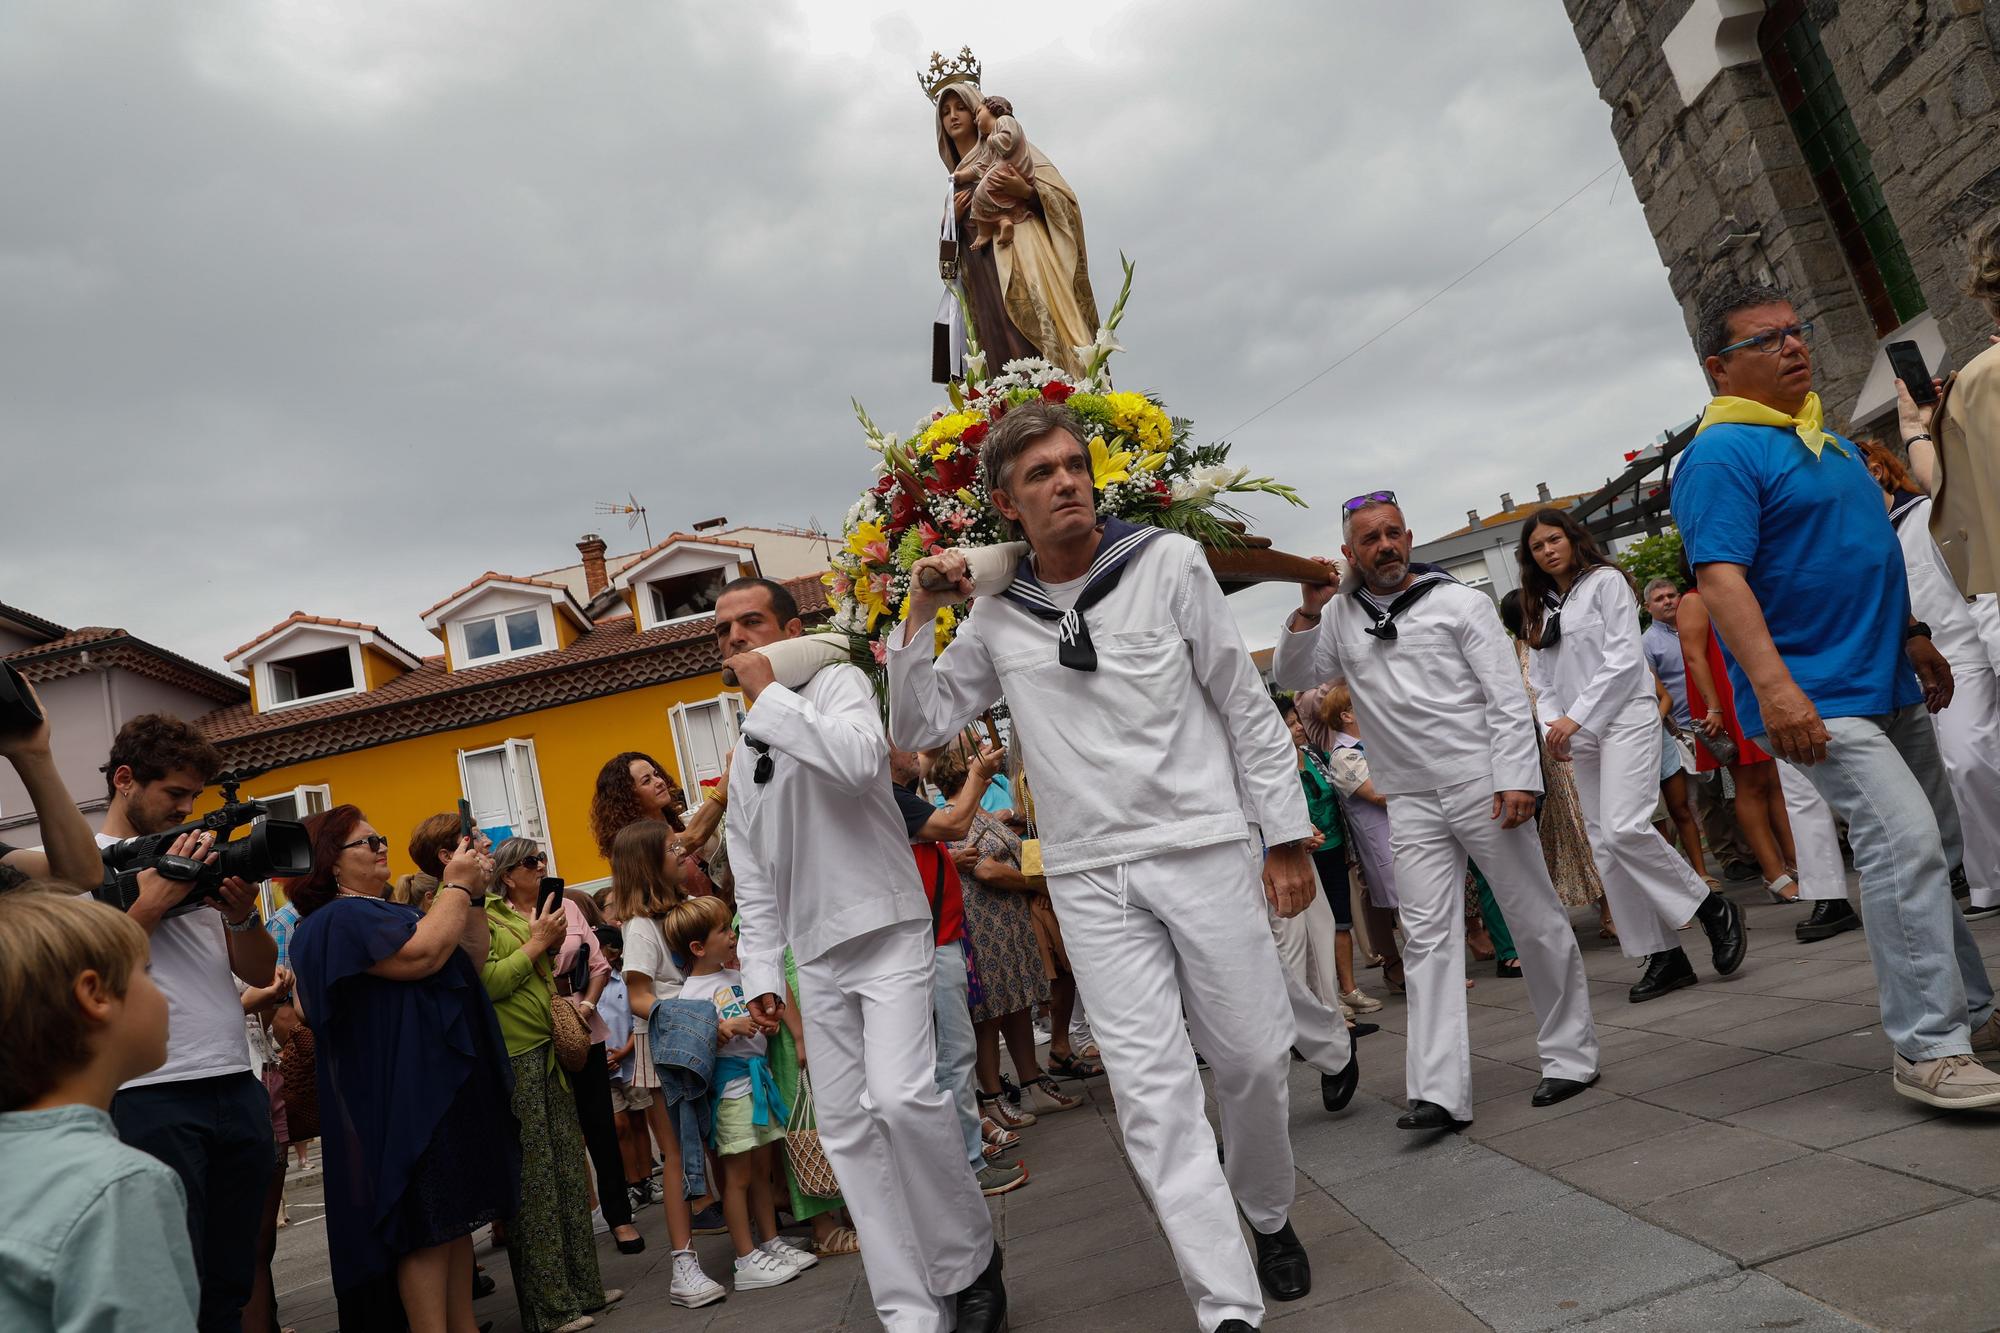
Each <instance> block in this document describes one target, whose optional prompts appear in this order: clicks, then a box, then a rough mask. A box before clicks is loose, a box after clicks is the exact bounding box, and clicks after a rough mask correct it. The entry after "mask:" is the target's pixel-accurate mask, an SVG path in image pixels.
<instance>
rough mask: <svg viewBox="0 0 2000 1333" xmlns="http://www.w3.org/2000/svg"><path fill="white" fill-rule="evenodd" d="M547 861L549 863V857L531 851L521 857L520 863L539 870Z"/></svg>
mask: <svg viewBox="0 0 2000 1333" xmlns="http://www.w3.org/2000/svg"><path fill="white" fill-rule="evenodd" d="M548 863H549V858H548V857H546V856H543V855H542V854H541V853H540V852H531V853H529V854H528V855H527V856H524V857H522V858H521V864H522V865H524V866H527V867H529V868H530V869H532V870H540V869H541V868H542V867H543V866H545V865H547V864H548Z"/></svg>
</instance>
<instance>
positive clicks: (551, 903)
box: [535, 875, 563, 916]
mask: <svg viewBox="0 0 2000 1333" xmlns="http://www.w3.org/2000/svg"><path fill="white" fill-rule="evenodd" d="M562 900H563V882H562V881H561V880H559V879H557V878H556V877H555V876H554V875H544V876H542V887H541V888H539V889H537V890H536V891H535V914H536V915H537V916H545V915H547V914H548V913H549V912H551V911H558V912H559V911H561V910H562Z"/></svg>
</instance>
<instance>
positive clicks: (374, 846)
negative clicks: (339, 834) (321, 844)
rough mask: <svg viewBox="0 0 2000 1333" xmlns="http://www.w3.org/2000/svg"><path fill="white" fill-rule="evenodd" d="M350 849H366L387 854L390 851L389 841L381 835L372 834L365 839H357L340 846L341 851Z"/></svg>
mask: <svg viewBox="0 0 2000 1333" xmlns="http://www.w3.org/2000/svg"><path fill="white" fill-rule="evenodd" d="M350 847H366V848H367V849H368V850H369V851H371V852H386V851H388V850H389V840H388V839H387V838H385V837H383V836H382V835H381V834H379V833H371V834H369V835H368V836H367V837H365V838H356V839H355V840H354V841H353V842H343V843H341V844H340V850H341V851H343V852H344V851H346V850H347V849H348V848H350Z"/></svg>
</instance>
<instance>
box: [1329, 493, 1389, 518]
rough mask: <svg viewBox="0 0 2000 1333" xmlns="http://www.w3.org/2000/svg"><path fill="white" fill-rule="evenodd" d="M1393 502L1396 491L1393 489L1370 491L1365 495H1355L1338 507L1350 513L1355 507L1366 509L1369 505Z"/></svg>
mask: <svg viewBox="0 0 2000 1333" xmlns="http://www.w3.org/2000/svg"><path fill="white" fill-rule="evenodd" d="M1395 503H1396V493H1395V492H1394V491H1370V492H1368V494H1366V495H1357V496H1355V497H1354V498H1353V499H1352V500H1349V501H1348V502H1347V503H1346V504H1344V505H1342V506H1341V507H1340V512H1341V513H1343V514H1351V513H1353V512H1354V511H1355V510H1357V509H1366V508H1367V507H1368V506H1369V505H1392V504H1395Z"/></svg>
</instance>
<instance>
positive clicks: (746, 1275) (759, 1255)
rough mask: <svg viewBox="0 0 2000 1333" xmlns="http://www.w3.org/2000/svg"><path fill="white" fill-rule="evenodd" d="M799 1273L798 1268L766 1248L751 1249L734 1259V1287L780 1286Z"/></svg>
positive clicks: (748, 1288) (739, 1289)
mask: <svg viewBox="0 0 2000 1333" xmlns="http://www.w3.org/2000/svg"><path fill="white" fill-rule="evenodd" d="M798 1275H799V1270H798V1269H796V1268H794V1267H793V1266H792V1265H791V1264H789V1263H786V1262H785V1261H784V1260H783V1259H780V1258H778V1257H777V1256H776V1255H774V1254H772V1253H770V1252H769V1251H768V1250H752V1251H750V1253H748V1254H746V1255H744V1256H743V1257H742V1258H740V1259H738V1260H737V1261H736V1289H737V1290H738V1291H756V1290H758V1289H760V1288H762V1287H782V1286H783V1285H784V1284H785V1283H787V1282H790V1281H791V1280H792V1279H793V1278H795V1277H797V1276H798Z"/></svg>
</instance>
